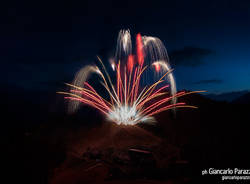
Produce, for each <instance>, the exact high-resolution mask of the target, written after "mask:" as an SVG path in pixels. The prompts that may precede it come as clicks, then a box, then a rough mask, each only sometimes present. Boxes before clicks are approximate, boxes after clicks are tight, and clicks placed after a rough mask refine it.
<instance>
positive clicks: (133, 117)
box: [108, 106, 154, 125]
mask: <svg viewBox="0 0 250 184" xmlns="http://www.w3.org/2000/svg"><path fill="white" fill-rule="evenodd" d="M108 119H109V120H111V121H113V122H116V123H117V124H118V125H121V124H123V125H135V124H136V123H137V122H138V121H143V122H145V121H149V120H151V121H154V119H153V118H152V117H147V116H143V115H141V114H140V112H138V111H137V110H136V107H135V106H120V107H115V108H114V109H113V110H111V111H110V112H109V114H108Z"/></svg>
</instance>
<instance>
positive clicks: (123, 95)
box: [58, 30, 202, 125]
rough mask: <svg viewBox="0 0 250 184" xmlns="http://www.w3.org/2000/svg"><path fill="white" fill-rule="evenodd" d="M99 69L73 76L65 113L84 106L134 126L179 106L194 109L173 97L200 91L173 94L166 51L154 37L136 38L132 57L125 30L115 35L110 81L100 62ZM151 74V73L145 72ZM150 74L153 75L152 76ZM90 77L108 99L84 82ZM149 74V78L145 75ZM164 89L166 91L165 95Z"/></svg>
mask: <svg viewBox="0 0 250 184" xmlns="http://www.w3.org/2000/svg"><path fill="white" fill-rule="evenodd" d="M97 58H98V61H99V62H100V65H101V67H98V66H94V65H88V66H85V67H83V68H82V69H81V70H80V71H79V72H78V73H77V74H76V76H75V79H74V81H73V83H72V84H67V85H68V86H70V87H71V90H70V92H58V93H60V94H65V95H68V96H66V97H65V99H70V100H71V101H70V102H69V111H70V112H74V111H76V110H77V109H78V107H79V105H80V103H84V104H87V105H89V106H92V107H94V108H96V109H98V110H99V111H100V112H102V113H103V114H104V115H105V116H106V117H107V119H108V120H110V121H112V122H115V123H117V124H119V125H120V124H123V125H135V124H137V123H140V122H154V121H155V119H154V117H153V116H154V115H155V114H157V113H160V112H162V111H166V110H169V109H175V108H180V107H189V108H196V107H194V106H190V105H186V104H185V103H181V102H178V103H177V100H176V99H177V98H178V97H181V96H184V95H187V94H190V93H198V92H202V91H193V92H179V93H176V85H175V80H174V77H173V73H172V69H171V68H170V65H169V64H168V55H167V51H166V48H165V47H164V45H163V43H162V42H161V41H160V39H158V38H156V37H149V36H143V37H142V36H141V35H140V34H137V36H136V54H132V41H131V35H130V32H129V30H121V31H120V33H119V35H118V40H117V47H116V53H115V57H114V58H112V59H111V60H110V64H111V68H112V69H113V71H114V72H115V73H116V81H115V82H113V81H112V80H111V77H110V75H109V73H108V71H107V69H106V68H105V66H104V64H103V62H102V60H101V59H100V58H99V57H97ZM149 71H151V73H150V72H149ZM152 72H153V75H152ZM91 74H97V75H98V76H99V77H100V79H101V81H100V83H101V84H102V85H103V87H104V88H105V89H106V92H107V93H108V95H109V98H106V99H105V98H104V97H102V96H101V95H100V94H99V93H98V92H97V91H96V90H95V89H94V87H92V86H91V85H90V84H89V83H88V82H87V81H88V78H89V77H90V75H91ZM149 74H150V76H149ZM148 76H149V77H150V78H151V80H152V78H158V79H157V80H156V81H155V82H154V83H153V84H151V85H145V86H141V85H140V84H141V83H142V80H143V79H145V77H148ZM167 89H170V90H169V91H170V92H168V91H167Z"/></svg>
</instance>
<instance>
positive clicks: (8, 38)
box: [0, 0, 250, 93]
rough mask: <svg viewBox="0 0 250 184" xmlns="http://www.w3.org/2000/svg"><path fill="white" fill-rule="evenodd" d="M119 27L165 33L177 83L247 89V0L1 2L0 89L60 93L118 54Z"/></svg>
mask: <svg viewBox="0 0 250 184" xmlns="http://www.w3.org/2000/svg"><path fill="white" fill-rule="evenodd" d="M120 29H130V30H131V33H132V37H134V36H135V34H136V33H138V32H140V33H141V34H142V35H151V36H156V37H159V38H160V39H161V40H162V41H163V42H164V44H165V46H166V48H167V49H168V52H169V55H170V58H171V64H172V66H173V68H174V69H175V70H174V74H175V77H176V80H177V89H178V90H182V89H187V90H207V91H208V93H224V92H231V91H241V90H249V89H250V86H249V82H250V62H249V60H250V2H249V1H240V0H237V1H226V0H221V1H218V0H216V1H213V0H209V1H200V0H196V1H192V0H190V1H185V0H183V1H181V0H176V1H148V2H147V1H142V2H139V1H113V2H112V1H109V2H107V1H100V2H98V1H94V0H90V1H80V3H79V2H78V3H73V2H72V1H68V2H67V3H64V2H62V1H53V2H52V1H48V2H46V1H30V2H28V1H17V2H10V3H9V4H5V5H4V6H2V7H1V29H0V33H1V34H0V47H1V52H0V60H1V69H2V70H1V77H0V83H1V86H2V88H5V87H8V88H12V87H15V88H20V89H25V90H39V91H50V92H53V93H54V92H55V91H56V90H57V89H58V86H61V85H63V82H70V81H71V80H72V79H73V76H74V74H75V72H76V71H77V70H79V69H80V68H81V67H82V66H84V65H85V64H87V63H91V62H93V61H94V60H96V55H100V56H101V57H103V58H108V57H109V56H112V54H113V52H114V49H115V44H116V39H117V35H118V32H119V30H120Z"/></svg>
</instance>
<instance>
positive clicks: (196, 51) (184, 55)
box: [169, 46, 213, 67]
mask: <svg viewBox="0 0 250 184" xmlns="http://www.w3.org/2000/svg"><path fill="white" fill-rule="evenodd" d="M212 53H213V51H212V50H210V49H204V48H198V47H190V46H188V47H184V48H183V49H180V50H174V51H172V52H170V54H169V57H170V62H171V63H172V64H173V65H175V66H177V65H181V66H190V67H195V66H199V65H202V64H203V63H204V62H203V59H204V58H205V57H207V56H209V55H211V54H212Z"/></svg>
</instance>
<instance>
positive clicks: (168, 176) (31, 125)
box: [1, 95, 250, 184]
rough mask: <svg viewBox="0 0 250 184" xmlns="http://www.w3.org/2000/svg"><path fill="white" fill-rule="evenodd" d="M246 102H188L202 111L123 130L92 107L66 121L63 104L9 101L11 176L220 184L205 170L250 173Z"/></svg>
mask: <svg viewBox="0 0 250 184" xmlns="http://www.w3.org/2000/svg"><path fill="white" fill-rule="evenodd" d="M246 96H247V95H246ZM242 98H243V97H242ZM242 98H240V101H239V102H237V100H236V101H234V102H232V103H227V102H216V101H212V100H209V99H207V98H205V97H203V96H201V95H192V96H189V97H186V98H182V99H181V100H182V101H185V102H187V103H188V104H190V105H196V106H198V107H199V109H180V110H177V112H176V114H174V113H173V112H170V111H169V112H164V113H161V114H159V115H158V116H156V119H157V121H158V123H156V124H154V125H147V124H141V125H138V126H118V125H115V124H113V123H110V122H106V121H104V120H103V118H102V116H101V115H100V114H99V113H98V112H96V111H94V110H92V109H89V108H84V107H83V108H82V109H81V111H82V112H79V113H78V114H76V115H74V116H70V115H66V114H65V111H64V109H63V106H64V105H65V104H64V103H63V102H61V101H63V100H62V99H60V98H59V99H58V100H56V103H55V105H54V106H52V107H51V106H50V107H49V108H48V107H47V106H46V105H44V104H43V103H42V100H41V103H40V105H37V104H32V103H30V102H29V101H28V100H20V99H19V98H16V99H15V97H14V98H13V96H11V95H7V97H6V99H5V100H3V105H2V109H1V110H2V112H3V121H2V124H3V128H2V134H1V136H2V139H1V140H2V141H3V143H4V146H5V147H4V149H3V152H4V153H6V155H5V157H4V168H5V171H7V173H6V175H5V176H7V179H8V181H9V183H17V182H18V183H20V182H25V183H36V184H40V183H51V184H64V183H65V184H69V183H70V184H81V183H83V184H85V183H194V182H199V181H202V183H205V182H208V183H209V182H210V181H211V180H215V181H217V182H220V181H221V179H220V176H202V175H201V171H202V170H203V169H208V168H210V167H212V168H218V169H219V168H221V169H227V168H234V167H238V168H245V169H249V163H250V162H249V161H250V159H249V154H250V151H249V149H247V147H248V145H249V143H248V141H249V138H250V137H249V132H248V131H249V129H248V128H249V125H248V124H249V122H250V118H249V107H250V105H249V101H248V102H247V100H244V99H242ZM248 99H249V98H248ZM242 101H243V102H244V103H241V102H242ZM48 109H49V110H48ZM55 109H59V110H55Z"/></svg>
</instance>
